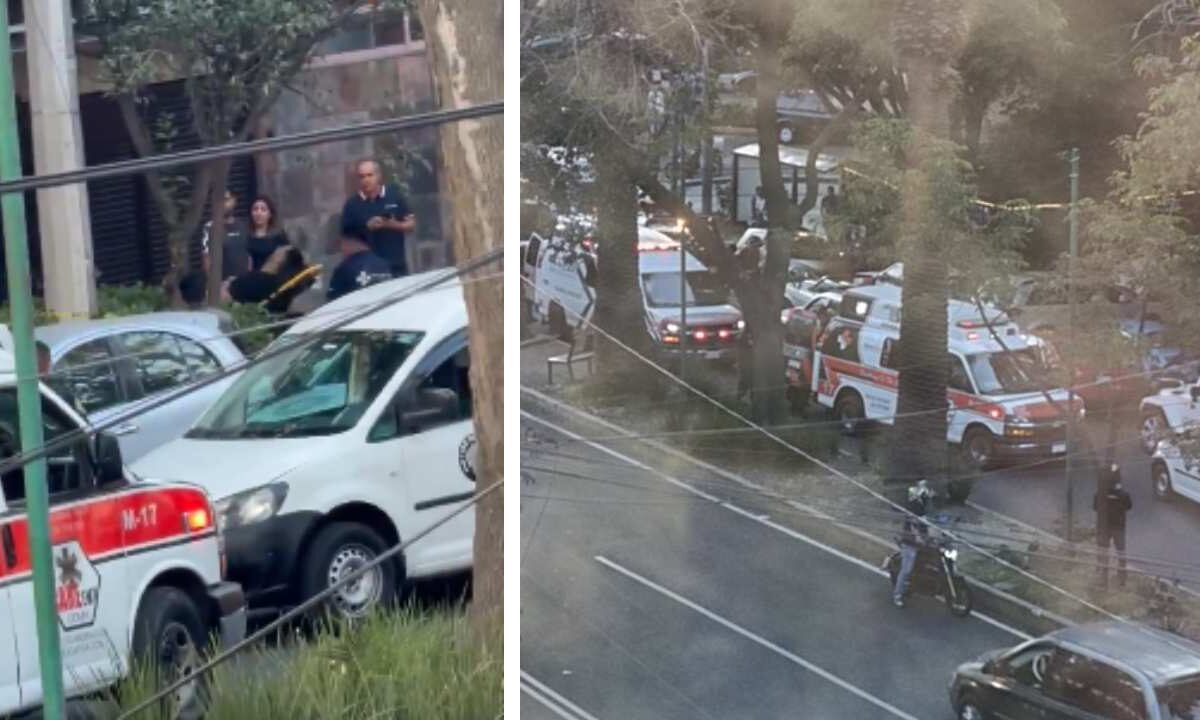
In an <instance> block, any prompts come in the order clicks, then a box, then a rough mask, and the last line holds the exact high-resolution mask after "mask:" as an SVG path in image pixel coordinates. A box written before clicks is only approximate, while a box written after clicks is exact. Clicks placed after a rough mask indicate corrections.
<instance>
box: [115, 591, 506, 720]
mask: <svg viewBox="0 0 1200 720" xmlns="http://www.w3.org/2000/svg"><path fill="white" fill-rule="evenodd" d="M153 678H154V674H153V673H152V672H150V671H149V670H148V669H147V668H141V669H139V670H138V671H136V672H134V673H133V676H132V677H131V678H130V679H129V680H128V681H126V682H125V683H124V684H122V685H121V686H120V687H118V688H117V690H116V698H117V702H118V704H119V705H120V706H121V708H122V710H123V711H124V710H128V709H131V708H133V707H134V706H135V705H137V704H138V702H140V701H142V700H143V699H145V698H148V697H150V696H151V695H152V694H153V687H154V682H153ZM502 678H503V649H502V644H501V634H500V632H499V631H498V629H497V630H496V631H493V632H491V633H488V634H487V638H486V639H484V638H482V637H481V634H480V633H477V632H476V631H475V630H474V629H473V628H472V627H471V626H470V625H469V623H468V621H467V618H466V616H465V615H463V614H461V613H455V612H445V611H436V612H429V611H418V610H408V609H405V610H399V611H395V612H389V613H381V614H378V615H375V616H373V617H371V618H369V619H367V620H365V621H363V622H362V623H359V624H356V625H354V626H352V627H342V628H330V629H325V630H319V631H316V632H314V633H313V634H312V635H311V636H310V637H308V639H307V640H304V641H300V642H298V643H296V644H295V645H293V646H291V647H287V646H285V647H282V648H267V649H255V650H249V651H246V652H244V653H243V654H242V655H241V656H240V657H238V658H235V659H234V660H232V661H230V662H228V663H225V664H223V665H220V666H218V667H217V669H215V670H214V671H213V673H212V675H211V676H210V680H209V683H208V696H209V708H208V712H207V713H206V715H205V717H206V719H207V720H241V719H242V718H255V720H277V719H278V720H317V719H318V718H320V719H322V720H324V719H332V718H346V719H350V718H354V719H356V720H357V719H362V720H368V719H372V718H380V719H383V718H387V719H388V720H392V719H396V720H399V719H404V718H413V719H414V720H415V719H418V718H419V719H421V720H488V719H490V718H497V717H500V716H501V715H502V705H503V693H502V689H501V682H502ZM170 716H171V715H170V712H169V710H168V708H166V707H158V706H155V707H153V708H151V709H149V710H147V711H144V712H143V713H141V714H140V715H138V716H137V717H139V718H144V719H145V720H168V718H170Z"/></svg>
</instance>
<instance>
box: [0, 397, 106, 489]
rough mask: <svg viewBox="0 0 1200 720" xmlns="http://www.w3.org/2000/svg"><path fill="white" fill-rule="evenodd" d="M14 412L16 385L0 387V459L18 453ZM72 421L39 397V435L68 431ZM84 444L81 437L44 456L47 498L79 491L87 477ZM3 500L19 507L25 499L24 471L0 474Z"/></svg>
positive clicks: (52, 436) (47, 436) (48, 438)
mask: <svg viewBox="0 0 1200 720" xmlns="http://www.w3.org/2000/svg"><path fill="white" fill-rule="evenodd" d="M17 418H18V414H17V391H16V388H12V387H7V388H2V389H0V461H5V460H8V459H9V458H11V457H14V456H16V455H18V454H20V447H21V442H20V425H19V423H18V419H17ZM74 429H76V427H75V425H74V423H72V422H71V421H69V420H67V418H66V417H65V416H64V415H63V414H62V412H61V411H59V409H58V407H57V406H55V405H54V403H52V402H50V401H49V400H47V399H45V398H43V399H42V434H43V437H44V439H45V441H46V442H50V441H51V440H54V439H56V438H58V437H61V436H62V435H65V434H66V433H68V432H70V431H71V430H74ZM86 457H87V444H86V441H84V440H83V439H82V438H81V441H80V442H78V443H76V444H75V445H74V446H73V447H72V448H68V449H65V450H58V451H55V452H54V453H52V454H51V455H50V456H49V457H47V458H46V466H47V467H46V480H47V483H48V487H49V492H50V497H51V500H54V499H55V498H56V497H61V496H63V495H68V494H70V493H73V492H76V491H78V490H81V489H83V488H84V487H85V485H86V484H87V483H89V482H90V480H91V469H90V463H88V462H86V461H85V460H86ZM0 488H3V492H4V501H5V502H6V503H7V504H8V505H9V506H12V505H17V506H20V505H22V504H23V503H24V501H25V470H24V468H17V469H15V470H10V471H8V472H6V473H4V474H3V475H0Z"/></svg>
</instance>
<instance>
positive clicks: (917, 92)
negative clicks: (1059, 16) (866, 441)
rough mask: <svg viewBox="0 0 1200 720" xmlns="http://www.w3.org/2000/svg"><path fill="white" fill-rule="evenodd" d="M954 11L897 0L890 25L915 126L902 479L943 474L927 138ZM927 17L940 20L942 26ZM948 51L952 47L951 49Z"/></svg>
mask: <svg viewBox="0 0 1200 720" xmlns="http://www.w3.org/2000/svg"><path fill="white" fill-rule="evenodd" d="M959 10H961V6H960V7H959ZM952 11H953V0H949V1H943V0H938V1H937V2H928V1H927V0H910V1H909V2H906V3H901V4H900V5H899V7H898V10H897V17H896V27H895V33H896V42H897V45H898V47H897V50H898V54H899V55H900V57H901V62H902V64H903V66H904V69H905V71H906V72H907V79H908V103H907V107H906V110H907V112H908V117H909V120H910V122H911V123H912V126H913V133H912V140H911V141H910V144H909V147H908V148H907V153H906V154H907V157H908V162H909V169H908V172H907V173H906V175H905V182H904V187H903V189H902V217H901V228H900V236H901V237H900V248H901V259H902V260H903V261H904V287H903V290H902V292H901V301H902V303H903V306H904V316H903V321H902V324H901V328H900V341H899V343H898V347H897V350H898V354H897V357H898V359H899V366H900V368H901V372H900V382H899V398H898V402H897V407H896V412H897V418H896V421H895V428H896V431H895V432H896V438H895V442H894V443H893V445H892V447H893V448H894V451H893V452H892V460H893V462H892V463H891V466H892V470H891V477H889V478H888V479H889V480H891V481H893V482H898V483H905V484H907V483H911V482H913V481H915V480H917V479H919V478H922V477H924V478H929V479H931V480H935V481H936V480H940V479H944V478H946V477H947V474H948V468H947V466H946V459H947V454H946V435H947V419H948V418H947V413H946V409H947V401H946V386H947V381H948V379H949V378H948V374H949V364H948V362H947V359H948V358H947V352H948V351H947V318H946V313H947V310H946V305H947V295H948V294H947V274H948V265H947V262H946V254H945V251H944V250H945V248H944V247H943V243H944V240H945V235H946V233H945V230H944V229H945V227H946V224H947V223H948V222H950V219H949V218H942V217H937V216H936V214H937V212H938V209H937V206H936V203H935V198H934V193H935V192H936V188H935V187H934V186H933V183H932V182H931V180H932V178H931V168H930V167H929V166H928V163H929V162H931V161H932V158H931V157H930V153H931V151H932V150H933V142H932V141H933V140H934V139H935V138H946V136H947V134H948V132H949V107H950V103H949V100H948V98H947V96H946V93H945V87H944V79H945V77H946V73H947V70H948V67H949V62H948V60H947V56H946V55H945V54H944V53H945V52H946V51H947V49H946V48H942V47H940V46H938V45H936V44H934V43H936V42H938V38H939V35H938V32H937V31H936V30H933V29H931V28H935V27H936V28H941V29H944V28H945V27H954V26H955V23H954V22H953V20H954V18H952V17H950V12H952ZM931 21H945V22H946V25H945V26H942V25H940V24H938V23H937V22H931ZM948 50H949V52H951V53H952V52H953V49H952V48H951V49H948Z"/></svg>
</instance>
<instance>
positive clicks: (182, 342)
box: [176, 337, 221, 380]
mask: <svg viewBox="0 0 1200 720" xmlns="http://www.w3.org/2000/svg"><path fill="white" fill-rule="evenodd" d="M176 340H177V341H178V342H179V349H180V350H182V351H183V360H184V362H186V363H187V366H188V371H189V372H190V373H191V374H192V380H201V379H203V378H206V377H208V376H210V375H216V374H217V373H219V372H221V363H219V362H217V359H216V358H215V357H213V354H212V353H210V352H209V351H208V348H206V347H204V346H203V345H201V344H200V343H198V342H196V341H194V340H189V339H188V338H185V337H177V338H176Z"/></svg>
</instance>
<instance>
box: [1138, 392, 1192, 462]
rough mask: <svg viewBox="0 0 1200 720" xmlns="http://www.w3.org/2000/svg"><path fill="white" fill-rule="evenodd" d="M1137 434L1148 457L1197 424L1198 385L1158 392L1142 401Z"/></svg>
mask: <svg viewBox="0 0 1200 720" xmlns="http://www.w3.org/2000/svg"><path fill="white" fill-rule="evenodd" d="M1141 418H1142V420H1141V427H1140V435H1141V442H1142V450H1144V451H1145V452H1146V453H1147V454H1150V453H1153V452H1154V451H1155V450H1156V449H1157V448H1158V442H1159V441H1160V440H1163V439H1168V438H1169V437H1170V436H1171V435H1173V434H1175V433H1178V432H1179V431H1180V430H1181V429H1184V428H1191V427H1195V426H1196V425H1197V424H1200V383H1196V384H1194V385H1182V384H1180V385H1179V386H1177V387H1171V388H1167V389H1164V390H1160V391H1158V392H1157V393H1155V394H1154V395H1151V396H1149V397H1145V398H1142V402H1141Z"/></svg>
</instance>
